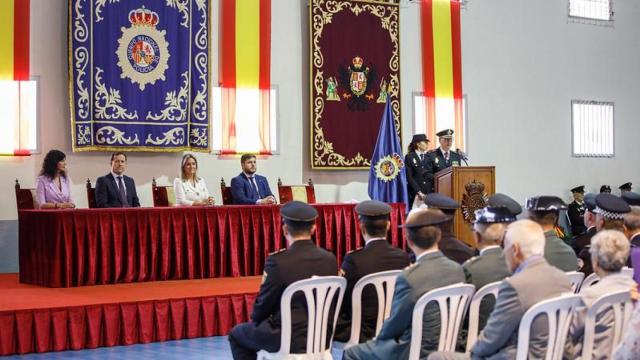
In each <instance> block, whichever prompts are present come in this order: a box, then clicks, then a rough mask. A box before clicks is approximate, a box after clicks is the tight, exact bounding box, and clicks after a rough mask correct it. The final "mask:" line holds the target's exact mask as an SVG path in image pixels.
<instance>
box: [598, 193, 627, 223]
mask: <svg viewBox="0 0 640 360" xmlns="http://www.w3.org/2000/svg"><path fill="white" fill-rule="evenodd" d="M629 211H631V208H630V207H629V204H627V202H626V201H624V200H622V198H621V197H618V196H615V195H613V194H600V195H598V196H596V209H595V210H594V212H595V213H596V214H600V215H602V216H603V217H604V218H606V219H612V220H616V219H618V220H619V219H623V218H624V214H626V213H628V212H629Z"/></svg>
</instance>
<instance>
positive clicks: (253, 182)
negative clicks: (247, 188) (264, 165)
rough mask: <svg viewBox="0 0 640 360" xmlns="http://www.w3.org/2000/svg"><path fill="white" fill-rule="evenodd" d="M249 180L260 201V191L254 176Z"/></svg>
mask: <svg viewBox="0 0 640 360" xmlns="http://www.w3.org/2000/svg"><path fill="white" fill-rule="evenodd" d="M249 179H250V180H251V184H252V185H253V188H254V189H255V190H256V194H258V199H261V197H260V190H258V184H256V178H255V176H252V177H250V178H249Z"/></svg>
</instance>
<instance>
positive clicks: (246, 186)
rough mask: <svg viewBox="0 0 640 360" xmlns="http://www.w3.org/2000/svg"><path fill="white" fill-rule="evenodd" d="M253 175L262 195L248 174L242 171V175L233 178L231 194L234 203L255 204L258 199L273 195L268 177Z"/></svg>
mask: <svg viewBox="0 0 640 360" xmlns="http://www.w3.org/2000/svg"><path fill="white" fill-rule="evenodd" d="M253 176H254V177H255V181H256V184H257V185H258V190H259V191H260V196H258V193H257V192H256V188H255V186H253V184H251V182H250V181H249V178H248V177H247V175H245V174H244V173H240V175H238V176H236V177H234V178H233V179H231V196H232V197H233V203H234V204H245V205H255V204H256V202H257V201H258V200H260V199H264V198H266V197H267V196H273V194H272V193H271V189H270V188H269V182H268V181H267V178H266V177H264V176H260V175H258V174H253Z"/></svg>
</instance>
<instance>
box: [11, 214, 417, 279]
mask: <svg viewBox="0 0 640 360" xmlns="http://www.w3.org/2000/svg"><path fill="white" fill-rule="evenodd" d="M313 206H314V207H315V208H316V209H317V210H318V213H319V217H318V219H317V220H316V233H315V242H316V244H317V245H318V246H319V247H322V248H324V249H327V250H329V251H331V252H333V253H334V254H336V257H337V260H338V262H339V263H341V261H342V257H343V256H344V254H345V253H347V252H348V251H351V250H355V249H357V248H358V247H361V246H363V240H362V237H361V235H360V229H359V225H358V221H357V219H358V218H357V214H356V213H355V210H354V208H355V205H353V204H316V205H313ZM392 206H393V209H394V210H393V212H392V213H391V231H390V233H389V241H390V242H391V243H392V244H393V245H394V246H397V247H404V246H405V244H404V241H403V237H402V229H399V228H398V227H397V226H398V225H400V224H402V223H403V219H404V216H405V213H404V211H405V208H404V206H405V205H404V204H392ZM18 217H19V261H20V282H22V283H28V284H35V285H42V286H49V287H71V286H85V285H100V284H116V283H131V282H141V281H157V280H182V279H202V278H216V277H229V276H233V277H238V276H251V275H260V274H262V270H263V266H264V260H265V259H266V257H267V256H268V255H269V253H271V252H273V251H277V250H279V249H281V248H283V247H285V246H286V241H285V239H284V237H283V236H282V229H281V219H280V212H279V206H220V207H209V208H198V207H171V208H127V209H76V210H67V211H64V210H21V211H19V213H18Z"/></svg>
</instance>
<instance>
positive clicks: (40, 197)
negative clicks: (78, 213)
mask: <svg viewBox="0 0 640 360" xmlns="http://www.w3.org/2000/svg"><path fill="white" fill-rule="evenodd" d="M36 203H37V204H36V205H37V206H38V207H40V208H41V209H67V208H75V207H76V205H75V204H74V203H73V199H71V179H69V177H68V176H67V156H66V155H65V154H64V153H63V152H62V151H60V150H50V151H49V152H48V153H47V155H46V156H45V157H44V161H43V162H42V169H41V170H40V175H39V176H38V177H37V178H36Z"/></svg>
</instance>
